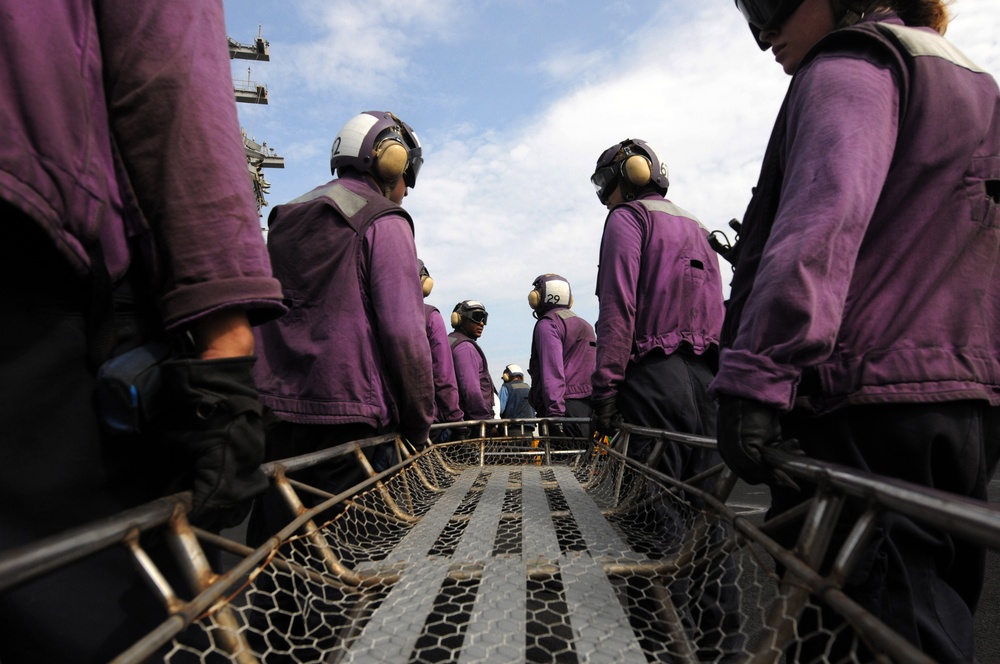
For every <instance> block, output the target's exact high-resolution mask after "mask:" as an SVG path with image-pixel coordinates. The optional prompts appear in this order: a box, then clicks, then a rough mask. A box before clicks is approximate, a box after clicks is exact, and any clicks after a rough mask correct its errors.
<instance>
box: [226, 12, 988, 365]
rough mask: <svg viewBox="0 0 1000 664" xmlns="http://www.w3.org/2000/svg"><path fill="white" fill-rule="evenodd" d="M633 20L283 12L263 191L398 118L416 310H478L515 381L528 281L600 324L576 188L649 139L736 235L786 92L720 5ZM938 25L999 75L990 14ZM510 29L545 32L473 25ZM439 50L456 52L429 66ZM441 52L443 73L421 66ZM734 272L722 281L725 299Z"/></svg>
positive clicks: (710, 218)
mask: <svg viewBox="0 0 1000 664" xmlns="http://www.w3.org/2000/svg"><path fill="white" fill-rule="evenodd" d="M235 1H236V0H227V2H235ZM631 4H632V3H628V2H619V3H617V4H616V5H615V6H614V7H611V6H609V5H607V3H601V4H600V5H597V4H596V3H587V2H583V3H565V2H563V3H559V2H554V3H552V4H551V5H549V4H546V3H527V2H518V1H514V0H511V1H509V2H508V1H507V0H504V1H503V2H483V3H482V4H481V5H475V4H471V3H460V2H458V1H457V0H422V1H417V2H409V3H397V2H393V1H392V0H370V1H368V2H363V1H358V0H349V1H346V2H345V1H339V2H336V3H330V2H327V1H326V0H308V2H299V3H296V4H295V5H293V6H294V8H295V9H294V10H291V9H286V10H283V11H286V12H287V11H295V12H299V11H301V12H302V14H301V15H302V16H304V17H308V21H307V23H306V24H305V26H304V34H305V35H306V36H305V38H304V39H302V38H301V37H300V36H299V35H300V34H302V32H303V31H302V30H299V31H296V32H295V33H294V37H293V36H292V34H291V33H290V34H288V35H285V36H284V37H283V38H282V39H281V40H276V42H275V43H274V44H273V45H272V57H273V58H274V59H273V61H272V63H271V64H270V65H268V67H270V68H272V70H271V82H272V84H271V87H272V88H280V90H279V93H273V94H272V100H273V101H272V104H274V107H272V109H271V111H272V112H274V111H276V110H278V108H283V109H284V110H283V111H282V113H283V114H285V115H283V116H282V117H285V118H287V117H290V116H294V117H296V118H304V120H303V121H302V122H301V123H300V126H294V127H288V126H286V127H284V128H282V131H286V132H288V134H286V135H288V136H289V138H288V139H287V140H286V142H284V143H282V140H281V134H280V133H279V134H278V135H277V136H274V137H273V138H272V137H271V136H270V135H269V136H267V137H266V138H268V139H269V144H270V145H274V146H276V147H278V149H279V151H282V152H284V153H285V154H286V158H288V169H289V170H288V171H286V172H285V173H282V174H278V173H275V174H274V175H273V176H272V174H271V173H269V174H268V176H269V177H268V179H269V180H272V181H273V182H274V186H273V187H272V192H273V198H272V201H273V203H274V204H276V203H280V202H282V201H284V200H288V199H290V198H293V197H294V196H297V195H298V194H300V193H302V192H303V191H305V190H306V189H309V188H311V187H312V186H315V185H317V184H319V183H320V182H321V181H322V178H324V177H325V175H326V173H327V166H326V154H327V151H328V149H329V145H330V143H331V141H332V138H333V135H334V134H335V132H336V130H337V128H338V127H339V126H340V125H341V124H342V123H343V122H345V121H346V120H347V119H348V118H349V117H350V116H351V115H353V114H354V113H357V112H359V111H360V110H364V109H365V108H386V109H389V110H395V111H397V112H398V113H399V114H400V115H401V116H402V117H403V118H404V119H405V120H407V121H408V122H409V123H410V124H412V125H413V126H414V128H415V129H416V130H417V132H418V133H419V135H420V137H421V139H422V140H423V141H424V147H425V156H426V163H425V164H424V167H423V169H422V170H421V173H420V179H419V182H418V186H417V188H416V189H415V190H414V191H413V192H412V194H411V196H410V197H409V198H407V199H406V201H405V202H404V206H405V207H406V208H407V209H408V210H410V211H411V213H412V214H413V216H414V219H415V222H416V227H417V231H416V232H417V236H416V241H417V248H418V250H419V252H420V255H421V257H422V258H423V259H424V260H425V262H426V263H427V266H428V268H429V270H430V272H431V274H432V276H433V277H434V279H435V284H436V286H435V290H434V293H433V294H432V295H431V297H430V298H429V301H430V302H433V303H435V304H437V305H439V307H440V308H441V309H442V310H443V312H444V313H445V316H446V318H447V314H448V313H449V312H450V310H451V307H452V306H453V305H454V304H455V303H456V302H458V301H459V300H462V299H466V298H476V299H480V300H482V301H483V302H484V303H485V304H486V306H487V308H488V309H489V311H490V314H491V317H490V323H489V325H488V326H487V329H486V332H485V334H484V336H483V339H482V345H483V347H484V349H485V350H486V352H487V355H488V357H489V360H490V365H491V367H493V373H494V374H496V375H499V371H500V370H502V367H503V366H504V365H505V364H507V363H509V362H515V363H517V364H520V365H522V366H524V367H527V364H528V355H529V352H530V335H531V329H532V327H533V324H534V321H533V319H532V318H531V316H530V310H529V309H528V307H527V304H526V300H525V297H526V295H527V293H528V290H529V289H530V285H531V281H532V280H533V279H534V277H535V276H537V275H538V274H540V273H543V272H558V273H560V274H562V275H563V276H565V277H567V278H568V279H569V280H570V282H571V283H572V284H573V286H574V295H575V299H576V302H577V304H576V307H575V309H576V310H577V311H578V312H579V313H580V314H581V315H583V316H584V317H585V318H588V320H590V321H591V322H594V318H595V317H596V313H597V301H596V298H595V297H594V295H593V289H594V282H595V279H596V267H597V252H598V246H599V243H600V236H601V230H602V227H603V222H604V217H605V214H606V210H604V208H603V207H602V206H601V205H600V203H599V202H598V201H597V198H596V196H595V195H594V192H593V188H592V187H591V185H590V183H589V177H590V175H591V172H592V170H593V164H594V161H595V160H596V158H597V156H598V155H599V154H600V153H601V151H603V150H604V149H605V148H606V147H608V146H610V145H612V144H614V143H615V142H617V141H619V140H621V139H622V138H625V137H632V138H642V139H644V140H646V141H648V142H649V143H650V144H651V145H652V146H653V147H654V148H655V149H656V150H657V151H658V153H659V154H660V156H661V158H662V159H663V160H664V161H666V163H667V164H668V166H669V168H670V173H671V189H670V192H669V194H668V197H670V198H671V199H672V200H674V202H676V203H677V204H678V205H680V206H681V207H683V208H685V209H687V210H689V211H690V212H692V213H694V214H695V215H696V216H698V217H699V218H700V219H701V221H702V222H703V223H704V224H705V225H706V226H708V227H709V228H715V229H723V230H726V231H727V232H728V234H729V235H730V236H731V235H732V233H731V232H729V229H728V227H727V225H726V224H727V222H728V221H729V219H731V218H733V217H740V216H741V215H742V214H743V211H744V209H745V207H746V204H747V202H748V201H749V197H750V189H751V187H752V186H753V185H754V184H755V182H756V178H757V172H758V169H759V167H760V161H761V158H762V155H763V150H764V147H765V145H766V142H767V139H768V136H769V133H770V130H771V124H772V122H773V119H774V117H775V115H776V113H777V110H778V107H779V105H780V103H781V100H782V97H783V95H784V92H785V88H786V86H787V84H788V80H789V79H788V78H787V77H786V76H785V75H784V74H783V73H782V72H781V69H780V67H778V66H777V65H776V64H775V63H774V61H773V58H772V57H771V55H770V54H769V53H766V52H759V51H758V50H757V48H756V47H755V45H754V43H753V40H752V37H751V35H750V32H749V30H748V29H747V26H746V24H745V23H744V22H743V21H742V18H741V17H740V14H739V12H737V11H736V10H735V9H733V8H732V7H731V2H730V0H720V1H719V2H714V1H713V2H711V3H709V2H703V1H702V0H697V2H690V1H677V0H671V1H669V2H664V3H661V5H660V10H659V12H658V13H657V14H656V15H655V16H648V15H644V20H642V21H632V20H631V18H630V15H628V12H630V11H637V8H635V7H632V6H631ZM952 9H953V13H954V14H955V20H954V23H953V24H952V26H951V27H950V29H949V31H948V37H949V39H951V40H952V41H953V43H955V44H956V45H957V46H958V47H959V48H961V49H962V50H963V51H965V52H966V54H967V55H969V56H970V57H971V58H972V59H973V60H975V61H976V62H978V63H979V64H980V65H981V66H983V67H985V68H986V69H987V70H988V71H991V72H992V73H994V75H997V74H998V73H1000V47H998V41H997V40H998V36H1000V12H998V11H997V8H996V0H959V1H958V2H956V3H954V5H953V7H952ZM644 11H645V10H644ZM520 12H526V14H525V16H527V15H529V14H530V16H531V17H532V18H533V19H539V20H540V19H543V18H546V17H551V21H550V22H548V23H544V24H542V25H539V26H532V25H530V24H529V23H530V22H528V21H525V20H521V21H516V20H510V21H508V23H507V24H505V28H506V29H508V30H509V29H510V26H511V25H515V27H517V28H518V32H517V33H516V34H513V33H509V32H504V28H503V27H498V28H497V29H496V30H494V31H492V32H490V31H489V29H490V26H489V25H485V26H484V25H482V23H481V22H482V21H488V20H499V19H500V18H504V17H506V18H508V19H516V18H517V17H518V16H521V14H519V13H520ZM546 12H548V13H546ZM566 12H574V14H573V15H572V16H571V15H569V14H567V13H566ZM580 12H582V14H581V13H580ZM588 12H589V13H588ZM640 13H641V12H640ZM623 16H624V17H625V18H621V17H623ZM563 17H564V18H565V19H566V20H567V21H571V20H575V23H573V24H572V29H570V28H567V27H566V26H564V25H563V22H562V21H561V20H560V19H561V18H563ZM615 17H618V19H617V23H616V22H615V21H616V19H615ZM477 21H479V22H477ZM473 26H474V27H473ZM483 28H485V29H487V33H486V34H479V32H478V31H479V30H481V29H483ZM532 29H534V32H531V30H532ZM463 40H464V41H463ZM532 40H534V41H532ZM466 42H468V43H466ZM508 42H509V43H510V44H511V46H510V47H509V48H505V45H506V44H507V43H508ZM442 44H445V45H446V46H447V45H449V44H458V48H456V49H447V48H443V49H442V50H441V51H435V48H437V47H439V46H440V45H442ZM498 44H499V47H498V46H497V45H498ZM480 46H482V48H480ZM488 47H491V48H488ZM442 52H444V53H447V54H448V56H449V57H451V58H452V59H451V60H448V61H437V60H435V59H434V58H435V57H438V56H440V54H441V53H442ZM458 56H460V57H461V58H462V60H461V61H458V60H456V59H455V58H456V57H458ZM530 56H533V57H534V60H532V58H531V57H530ZM502 76H509V78H507V79H503V80H500V77H502ZM274 83H278V85H277V86H276V85H274ZM301 90H305V91H306V93H311V94H313V95H314V96H313V97H312V98H310V97H309V95H308V94H306V93H302V92H301ZM282 104H284V106H283V107H282V106H281V105H282ZM283 121H284V122H286V124H287V120H282V118H281V117H279V118H278V119H277V120H276V121H274V122H273V123H272V125H271V126H272V127H277V126H278V125H279V124H280V123H281V122H283ZM292 124H294V123H292ZM293 130H294V133H293ZM292 136H294V138H292ZM293 155H294V157H295V159H292V158H291V157H292V156H293ZM730 274H731V272H730V270H729V268H728V266H726V265H723V277H724V280H725V281H726V282H728V280H729V275H730Z"/></svg>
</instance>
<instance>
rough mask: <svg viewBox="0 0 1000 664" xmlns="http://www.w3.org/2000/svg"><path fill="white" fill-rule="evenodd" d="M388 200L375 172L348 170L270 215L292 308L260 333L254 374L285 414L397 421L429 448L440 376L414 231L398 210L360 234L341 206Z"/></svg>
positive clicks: (327, 420) (303, 419)
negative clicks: (435, 376) (373, 178)
mask: <svg viewBox="0 0 1000 664" xmlns="http://www.w3.org/2000/svg"><path fill="white" fill-rule="evenodd" d="M381 197H382V193H381V192H380V191H379V190H378V189H377V188H376V187H375V186H374V184H373V183H372V182H371V181H370V179H368V178H366V177H362V176H360V175H357V176H353V175H345V176H342V177H340V178H339V179H337V180H334V181H333V182H331V183H328V184H326V185H323V186H321V187H318V188H317V189H315V190H313V191H312V192H309V193H307V194H305V195H304V196H302V197H300V198H298V199H296V200H294V201H292V202H290V203H287V204H285V205H279V206H277V207H275V208H274V210H273V211H272V212H271V216H270V229H271V230H270V232H269V235H268V246H269V248H270V250H271V259H272V263H273V265H274V270H275V275H276V276H277V277H278V278H279V279H280V280H281V282H282V286H283V288H284V292H285V297H286V299H287V301H288V302H289V303H290V311H289V312H288V314H287V315H285V316H284V317H282V318H280V319H278V320H276V321H272V322H270V323H266V324H265V325H262V326H261V327H260V328H259V330H258V331H257V338H258V355H259V359H258V362H257V367H256V369H255V375H256V376H257V382H258V384H259V386H260V393H261V401H262V402H264V403H265V404H266V405H267V406H269V407H271V408H272V409H273V410H274V411H275V413H276V414H277V415H278V416H279V417H281V418H282V419H285V420H288V421H291V422H299V423H303V424H341V423H351V422H361V423H366V424H370V425H372V426H374V427H377V428H380V429H381V428H386V427H393V426H398V428H399V430H400V431H401V432H402V433H403V435H404V436H406V437H407V438H408V439H409V440H410V441H412V442H414V443H422V442H423V441H425V440H426V439H427V433H428V431H429V429H430V425H431V422H432V421H433V416H434V379H433V371H432V365H431V351H430V346H429V344H428V342H427V335H426V333H425V329H426V321H425V317H424V308H423V293H422V292H421V290H420V284H419V282H418V281H417V280H416V279H414V275H415V274H417V253H416V248H415V246H414V244H413V230H412V228H411V227H410V224H409V220H408V218H407V217H405V216H404V213H403V212H402V209H401V208H399V207H398V206H394V205H393V206H392V208H391V209H389V210H388V211H387V212H386V213H385V214H384V215H382V216H377V217H376V218H374V220H372V221H371V222H370V223H368V225H367V226H366V227H364V226H362V230H363V235H361V236H360V237H359V236H358V231H357V230H356V229H355V226H354V225H352V223H348V221H347V220H346V219H345V218H344V217H342V216H341V215H340V214H339V213H338V212H337V211H336V209H335V208H334V207H333V205H334V203H335V202H336V203H337V204H340V202H341V201H343V202H344V204H345V206H346V207H350V206H351V204H357V203H358V202H359V198H360V199H361V200H375V199H379V198H381ZM378 202H379V204H382V205H389V203H387V202H385V201H378ZM358 214H359V215H360V214H362V213H360V212H359V213H358ZM354 224H357V225H362V224H361V221H360V219H354Z"/></svg>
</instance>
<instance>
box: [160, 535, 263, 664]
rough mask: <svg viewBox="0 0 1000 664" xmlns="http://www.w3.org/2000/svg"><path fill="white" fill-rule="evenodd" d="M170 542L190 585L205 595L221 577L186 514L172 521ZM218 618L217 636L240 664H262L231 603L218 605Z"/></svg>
mask: <svg viewBox="0 0 1000 664" xmlns="http://www.w3.org/2000/svg"><path fill="white" fill-rule="evenodd" d="M167 543H168V545H169V546H170V549H171V550H172V551H173V552H174V556H175V558H177V560H178V561H179V562H180V567H181V571H182V572H183V573H184V576H185V577H186V578H187V581H188V585H190V587H191V589H192V590H193V591H194V592H195V593H196V594H197V593H201V592H204V591H205V590H206V589H208V588H209V587H210V586H211V585H212V584H213V583H214V582H215V581H217V580H218V578H219V576H218V574H216V573H215V572H214V571H213V570H212V566H211V565H210V564H209V562H208V558H207V557H206V556H205V551H204V549H202V548H201V544H199V542H198V538H197V536H196V535H195V533H194V531H193V530H192V528H191V525H190V524H189V523H188V520H187V518H185V516H184V515H178V518H175V519H173V520H172V521H171V522H170V528H169V530H168V531H167ZM214 610H215V613H214V618H215V621H216V623H217V624H218V626H219V627H220V629H219V631H218V632H217V633H216V637H217V638H218V639H219V642H220V643H219V645H220V646H221V647H222V649H223V650H225V651H226V653H228V654H229V656H230V657H231V658H232V659H233V661H235V662H237V663H238V664H258V662H259V660H258V659H257V658H256V657H254V656H253V655H252V654H251V650H250V645H249V644H248V643H247V642H246V640H245V639H244V638H243V634H242V631H241V626H242V625H241V621H240V618H239V617H238V616H237V614H236V612H235V611H233V609H232V607H231V606H230V605H229V604H228V603H221V604H216V605H215V606H214Z"/></svg>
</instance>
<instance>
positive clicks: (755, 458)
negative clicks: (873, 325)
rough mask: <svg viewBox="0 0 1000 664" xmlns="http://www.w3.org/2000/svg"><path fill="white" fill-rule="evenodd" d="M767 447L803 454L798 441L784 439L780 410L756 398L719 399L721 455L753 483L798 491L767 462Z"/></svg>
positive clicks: (720, 397)
mask: <svg viewBox="0 0 1000 664" xmlns="http://www.w3.org/2000/svg"><path fill="white" fill-rule="evenodd" d="M764 448H771V449H777V450H782V451H784V452H788V453H790V454H802V451H801V450H800V449H799V442H798V441H797V440H795V439H794V438H793V439H789V440H782V439H781V424H779V422H778V411H777V409H776V408H773V407H772V406H768V405H765V404H763V403H761V402H759V401H755V400H753V399H743V398H740V397H734V396H729V395H726V394H723V395H720V396H719V454H721V455H722V459H723V461H725V462H726V465H727V466H729V467H730V468H731V469H732V470H733V472H735V473H736V474H737V475H739V476H740V477H741V478H742V479H743V480H744V481H746V482H748V483H749V484H762V483H767V484H771V483H773V482H777V483H778V484H784V485H786V486H789V487H791V488H794V489H796V490H798V485H796V484H795V482H794V481H793V480H792V479H791V478H790V477H789V476H788V475H787V474H786V473H784V472H783V471H781V470H778V469H777V468H772V467H771V466H768V465H767V464H766V463H764V460H763V456H762V454H761V452H762V450H764Z"/></svg>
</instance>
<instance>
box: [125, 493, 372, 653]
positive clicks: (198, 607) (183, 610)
mask: <svg viewBox="0 0 1000 664" xmlns="http://www.w3.org/2000/svg"><path fill="white" fill-rule="evenodd" d="M324 509H325V508H324ZM285 530H289V531H290V532H288V533H285V534H284V536H275V537H272V538H271V539H269V540H268V541H267V542H266V543H264V544H263V545H262V546H260V547H258V548H257V549H251V548H250V547H247V546H244V545H241V544H239V543H237V542H233V541H232V540H229V539H226V538H225V537H222V536H220V535H217V534H215V533H210V532H208V531H205V530H202V529H199V528H192V532H193V533H195V534H196V536H197V537H198V539H199V540H202V541H205V542H208V543H210V544H212V545H213V546H217V547H219V548H221V549H224V550H227V551H230V552H232V553H235V554H237V555H240V556H243V560H241V561H239V562H238V563H237V564H236V565H235V566H234V567H233V568H232V569H230V570H229V571H228V572H226V573H225V574H222V575H214V576H213V581H212V583H211V584H210V585H209V586H207V587H206V588H205V589H204V590H202V591H201V592H200V593H199V594H198V595H197V596H196V597H194V598H193V599H192V600H191V601H190V602H175V603H173V606H174V608H173V610H172V611H171V616H170V617H169V618H167V619H166V620H165V621H164V622H163V623H161V624H160V625H159V626H158V627H157V628H156V629H154V630H153V631H151V632H149V633H148V634H146V636H145V637H143V638H142V639H140V640H139V641H137V642H136V643H134V644H133V645H132V646H131V647H130V648H129V649H128V650H126V651H125V652H124V653H122V654H121V655H119V657H117V658H116V659H115V660H114V663H115V664H140V663H143V662H146V661H148V658H149V657H150V656H151V655H152V654H153V653H154V652H156V650H157V649H158V648H160V647H162V646H163V645H165V644H166V643H167V642H169V641H170V640H171V639H172V638H174V637H176V636H177V635H178V634H180V633H181V632H182V631H184V630H185V629H187V627H188V626H189V625H191V624H192V623H193V622H194V621H195V620H196V619H197V618H199V617H200V616H201V615H203V614H204V613H205V612H207V611H210V610H211V609H212V607H213V606H216V605H217V603H219V602H220V601H221V600H224V599H225V597H224V596H225V594H226V593H228V592H230V591H231V589H232V588H233V586H235V585H236V584H237V583H238V582H240V580H241V579H243V578H245V577H247V576H249V575H251V574H253V573H254V572H255V571H257V570H258V568H259V566H260V565H261V564H262V562H263V561H265V560H266V559H267V558H268V557H269V556H271V555H272V553H273V552H274V551H275V550H276V549H278V548H280V547H281V546H282V545H283V544H284V537H288V536H290V535H291V534H293V532H294V530H295V529H292V528H291V524H290V525H289V527H286V528H285ZM140 550H141V549H140ZM141 556H143V558H139V559H137V562H139V564H140V566H142V568H143V570H144V571H145V572H146V573H147V574H150V572H152V573H153V575H154V576H152V577H149V580H150V581H151V582H154V583H159V582H158V581H157V580H156V579H155V575H159V571H158V568H157V567H156V566H155V565H153V564H152V562H151V561H149V562H148V565H147V561H148V556H145V552H142V554H141ZM267 564H268V565H271V566H274V567H277V568H279V569H287V570H291V571H293V572H295V573H298V574H301V575H303V576H306V577H308V578H310V579H311V580H312V581H314V582H317V583H323V584H326V585H332V586H335V587H338V588H347V589H352V588H357V587H358V586H357V584H348V583H343V582H341V580H340V579H338V578H337V577H330V576H326V575H323V574H320V573H319V572H316V571H314V570H311V569H308V568H305V567H302V566H301V565H298V564H296V563H293V562H288V561H286V560H284V559H282V558H280V557H275V558H273V559H272V560H270V561H269V562H268V563H267ZM164 583H165V582H164ZM164 587H166V588H169V584H167V585H166V586H164ZM154 590H156V591H157V592H160V594H161V596H163V594H164V593H163V592H162V591H161V589H160V588H154ZM168 610H169V608H168Z"/></svg>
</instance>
